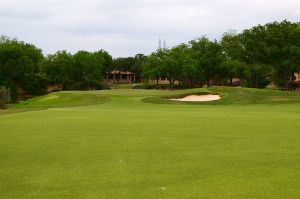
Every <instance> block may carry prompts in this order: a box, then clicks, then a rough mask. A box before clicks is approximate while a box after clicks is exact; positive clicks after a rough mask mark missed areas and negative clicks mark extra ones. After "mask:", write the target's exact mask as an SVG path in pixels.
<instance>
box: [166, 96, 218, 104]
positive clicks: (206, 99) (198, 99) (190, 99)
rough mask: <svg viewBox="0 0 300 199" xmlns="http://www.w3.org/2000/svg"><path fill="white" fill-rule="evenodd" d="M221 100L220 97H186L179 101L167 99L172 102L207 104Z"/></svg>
mask: <svg viewBox="0 0 300 199" xmlns="http://www.w3.org/2000/svg"><path fill="white" fill-rule="evenodd" d="M219 99H221V97H220V95H188V96H185V97H184V98H179V99H169V100H173V101H181V102H209V101H215V100H219Z"/></svg>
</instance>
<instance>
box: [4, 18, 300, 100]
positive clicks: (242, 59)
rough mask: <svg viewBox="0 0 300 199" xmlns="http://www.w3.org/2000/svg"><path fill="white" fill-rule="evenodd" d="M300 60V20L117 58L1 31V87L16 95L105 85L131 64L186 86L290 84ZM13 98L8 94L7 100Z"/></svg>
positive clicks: (139, 72)
mask: <svg viewBox="0 0 300 199" xmlns="http://www.w3.org/2000/svg"><path fill="white" fill-rule="evenodd" d="M299 65H300V23H298V22H297V23H294V22H289V21H286V20H285V21H282V22H273V23H268V24H266V25H258V26H255V27H253V28H251V29H246V30H244V31H242V32H241V33H240V34H232V33H225V34H224V35H223V37H222V38H221V39H220V40H219V41H217V40H210V39H208V38H207V37H205V36H203V37H200V38H197V39H193V40H191V41H190V42H188V43H187V44H179V45H177V46H174V47H172V48H168V49H165V48H164V49H158V50H157V51H155V52H153V53H151V54H150V55H149V56H145V55H143V54H137V55H136V56H134V57H125V58H116V59H113V58H112V56H111V55H110V54H109V53H108V52H106V51H104V50H99V51H96V52H87V51H78V52H77V53H75V54H71V53H69V52H67V51H58V52H56V53H54V54H51V55H46V56H45V55H43V53H42V50H41V49H39V48H37V47H36V46H34V45H32V44H28V43H25V42H23V41H19V40H17V39H11V38H8V37H5V36H1V37H0V87H1V92H2V94H1V95H0V96H4V95H5V96H7V91H8V90H9V92H10V97H11V99H12V100H16V99H17V96H18V95H19V94H20V92H23V93H25V94H30V95H37V94H42V93H45V92H46V90H47V86H49V85H52V84H53V85H55V84H59V85H61V86H62V89H63V90H83V89H102V88H104V87H105V84H104V79H105V77H106V72H109V71H111V70H125V71H131V72H134V73H136V79H137V80H138V81H141V80H142V79H144V80H147V79H152V80H153V79H154V80H155V79H157V80H158V78H160V77H165V78H168V80H169V81H170V86H171V87H173V86H174V85H175V82H176V83H178V84H179V85H181V86H183V87H195V86H202V85H208V86H210V85H212V84H213V85H233V80H234V79H235V78H238V79H239V83H240V84H241V86H244V87H255V88H264V87H266V86H267V85H268V84H269V83H270V82H274V83H276V84H277V85H278V86H280V87H282V88H284V89H286V90H289V89H291V88H292V87H293V85H294V80H295V76H294V73H295V72H297V71H298V70H299ZM3 101H5V102H6V101H7V99H5V100H2V102H3Z"/></svg>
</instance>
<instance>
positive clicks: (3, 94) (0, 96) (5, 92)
mask: <svg viewBox="0 0 300 199" xmlns="http://www.w3.org/2000/svg"><path fill="white" fill-rule="evenodd" d="M10 102H11V96H10V91H9V89H7V88H6V87H4V86H0V109H1V108H5V104H7V103H10Z"/></svg>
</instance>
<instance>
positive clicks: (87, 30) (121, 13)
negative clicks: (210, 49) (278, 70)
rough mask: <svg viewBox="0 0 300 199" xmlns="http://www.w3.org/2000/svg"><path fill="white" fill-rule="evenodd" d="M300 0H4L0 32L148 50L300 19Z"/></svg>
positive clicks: (38, 41)
mask: <svg viewBox="0 0 300 199" xmlns="http://www.w3.org/2000/svg"><path fill="white" fill-rule="evenodd" d="M299 10H300V1H299V0H126V1H125V0H0V34H3V35H6V36H10V37H17V38H18V39H19V40H24V41H26V42H30V43H33V44H35V45H37V46H38V47H39V48H41V49H42V50H43V52H44V54H48V53H54V52H56V51H57V50H68V51H70V52H72V53H74V52H76V51H78V50H81V49H83V50H89V51H94V50H99V49H105V50H107V51H109V52H110V53H111V54H112V55H113V57H120V56H133V55H135V54H137V53H144V54H148V53H150V52H152V51H154V50H156V49H157V47H158V39H159V38H161V39H162V40H166V42H167V45H168V46H173V45H176V44H179V43H182V42H187V41H189V40H191V39H193V38H196V37H199V36H201V35H206V36H208V37H209V38H211V39H219V38H220V37H221V35H222V34H223V33H224V32H226V31H228V30H229V29H233V30H237V31H238V32H239V31H241V30H243V29H245V28H250V27H252V26H254V25H257V24H264V23H267V22H272V21H275V20H277V21H281V20H284V19H288V20H291V21H300V11H299Z"/></svg>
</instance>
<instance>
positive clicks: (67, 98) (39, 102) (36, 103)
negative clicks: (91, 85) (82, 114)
mask: <svg viewBox="0 0 300 199" xmlns="http://www.w3.org/2000/svg"><path fill="white" fill-rule="evenodd" d="M108 101H110V98H109V97H107V96H104V95H101V94H100V93H99V92H81V91H80V92H76V91H72V92H71V91H70V92H56V93H50V94H48V95H45V96H40V97H35V98H32V99H29V100H26V101H22V102H20V103H18V104H14V105H11V106H10V108H56V107H58V108H60V107H73V106H87V105H94V104H102V103H106V102H108Z"/></svg>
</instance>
